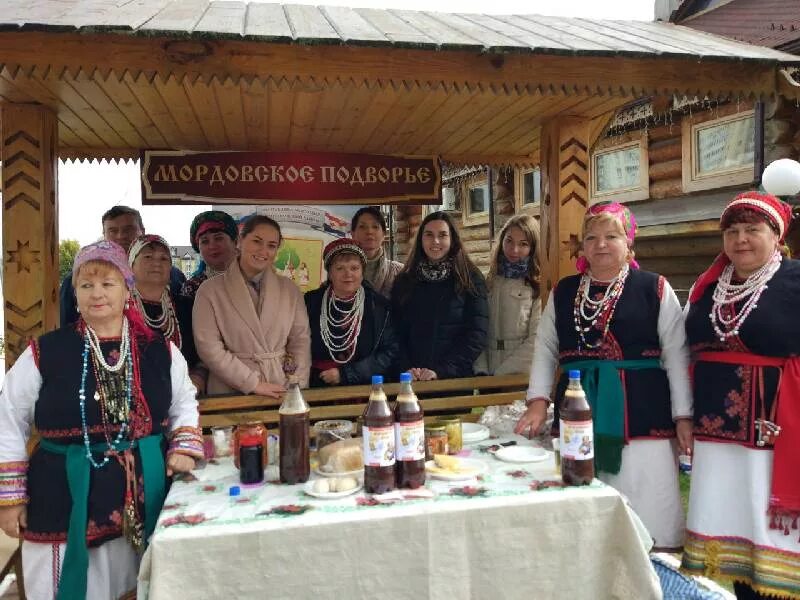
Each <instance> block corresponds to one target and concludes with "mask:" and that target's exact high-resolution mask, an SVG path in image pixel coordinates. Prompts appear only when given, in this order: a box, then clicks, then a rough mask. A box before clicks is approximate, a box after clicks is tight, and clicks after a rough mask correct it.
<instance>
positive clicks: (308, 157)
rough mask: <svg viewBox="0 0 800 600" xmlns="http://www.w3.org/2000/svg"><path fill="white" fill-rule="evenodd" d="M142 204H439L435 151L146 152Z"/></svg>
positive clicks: (143, 158)
mask: <svg viewBox="0 0 800 600" xmlns="http://www.w3.org/2000/svg"><path fill="white" fill-rule="evenodd" d="M140 164H141V175H142V204H292V203H295V202H297V203H302V204H404V203H409V204H439V203H440V200H439V198H440V190H441V169H440V167H439V160H438V158H437V157H433V156H422V157H420V156H393V155H380V154H344V153H329V152H189V151H181V150H144V151H142V153H141V163H140Z"/></svg>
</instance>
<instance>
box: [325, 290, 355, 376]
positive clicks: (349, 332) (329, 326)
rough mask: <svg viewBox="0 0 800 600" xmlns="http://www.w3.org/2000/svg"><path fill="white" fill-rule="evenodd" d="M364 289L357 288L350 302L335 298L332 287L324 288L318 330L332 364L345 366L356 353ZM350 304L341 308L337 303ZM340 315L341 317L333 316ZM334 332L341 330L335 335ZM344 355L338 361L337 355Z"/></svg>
mask: <svg viewBox="0 0 800 600" xmlns="http://www.w3.org/2000/svg"><path fill="white" fill-rule="evenodd" d="M364 298H365V294H364V288H363V287H359V288H358V291H357V292H356V294H355V296H353V298H352V299H351V300H343V299H341V298H337V297H336V294H334V293H333V290H332V286H328V287H326V288H325V292H324V293H323V295H322V310H321V311H320V315H319V329H320V335H321V336H322V343H323V344H325V347H326V348H327V349H328V352H329V353H330V355H331V358H332V359H333V360H334V362H336V363H338V364H340V365H345V364H347V363H348V362H350V359H352V358H353V355H354V354H355V353H356V345H357V343H358V334H359V333H361V319H362V318H363V316H364ZM340 302H341V303H345V304H348V303H349V304H350V306H349V307H343V306H342V304H339V303H340ZM336 314H340V315H341V317H338V318H337V317H336V316H334V315H336ZM335 330H342V333H341V334H337V333H335V332H334V331H335ZM342 352H344V353H346V356H347V358H345V359H340V358H339V353H342Z"/></svg>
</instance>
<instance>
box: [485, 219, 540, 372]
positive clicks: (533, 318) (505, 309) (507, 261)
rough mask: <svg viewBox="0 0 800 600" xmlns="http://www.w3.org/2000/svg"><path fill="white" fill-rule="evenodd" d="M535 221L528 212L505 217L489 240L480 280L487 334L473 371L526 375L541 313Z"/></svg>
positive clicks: (537, 235)
mask: <svg viewBox="0 0 800 600" xmlns="http://www.w3.org/2000/svg"><path fill="white" fill-rule="evenodd" d="M539 273H540V269H539V223H538V222H537V221H536V219H534V218H533V217H531V216H530V215H517V216H515V217H512V218H510V219H509V220H508V221H507V222H506V224H505V225H504V226H503V228H502V229H501V230H500V233H499V234H498V235H497V238H496V239H495V242H494V249H493V250H492V260H491V266H490V267H489V276H488V277H487V279H486V283H487V285H488V287H489V332H488V340H487V345H486V350H484V351H483V353H482V354H481V355H480V356H479V357H478V360H477V361H476V362H475V372H476V373H486V374H488V375H509V374H511V373H527V372H528V371H529V370H530V368H531V360H532V359H533V343H534V341H535V339H536V327H537V325H538V324H539V315H540V314H541V312H542V301H541V298H540V292H539Z"/></svg>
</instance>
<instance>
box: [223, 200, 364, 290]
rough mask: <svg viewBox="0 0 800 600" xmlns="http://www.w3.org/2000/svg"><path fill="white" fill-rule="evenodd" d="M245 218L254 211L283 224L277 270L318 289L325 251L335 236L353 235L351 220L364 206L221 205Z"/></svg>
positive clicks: (304, 287) (307, 287) (236, 216)
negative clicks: (323, 252) (351, 232)
mask: <svg viewBox="0 0 800 600" xmlns="http://www.w3.org/2000/svg"><path fill="white" fill-rule="evenodd" d="M213 208H214V210H222V211H224V212H227V213H228V214H229V215H231V216H232V217H233V218H234V219H236V221H237V222H241V221H243V220H244V219H246V218H247V217H249V216H251V215H255V214H258V215H266V216H268V217H270V218H272V219H275V220H276V221H277V222H278V223H279V224H280V226H281V233H282V235H283V243H282V244H281V247H280V249H279V250H278V254H277V255H276V257H275V270H276V272H277V273H279V274H280V275H283V276H284V277H288V278H289V279H291V280H292V281H294V282H295V283H296V284H297V286H298V287H299V288H300V290H301V291H303V292H307V291H309V290H314V289H316V288H318V287H319V286H320V284H321V283H322V282H323V281H325V279H326V275H325V269H324V267H323V265H322V251H323V250H324V248H325V246H326V245H327V244H328V243H329V242H332V241H333V240H335V239H337V238H340V237H345V236H347V235H350V221H351V219H352V218H353V215H354V214H355V213H356V211H357V210H358V209H359V208H361V207H360V206H349V205H336V206H308V205H236V206H231V205H218V206H214V207H213Z"/></svg>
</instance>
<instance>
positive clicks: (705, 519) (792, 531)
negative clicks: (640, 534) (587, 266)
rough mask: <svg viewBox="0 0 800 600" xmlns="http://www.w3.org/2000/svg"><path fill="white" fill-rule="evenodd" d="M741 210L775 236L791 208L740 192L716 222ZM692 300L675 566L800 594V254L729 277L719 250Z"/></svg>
mask: <svg viewBox="0 0 800 600" xmlns="http://www.w3.org/2000/svg"><path fill="white" fill-rule="evenodd" d="M741 208H749V209H751V210H755V211H757V212H759V213H762V214H763V215H764V216H765V217H766V218H767V219H768V221H769V222H771V223H772V224H774V225H775V226H776V229H778V230H779V233H780V238H781V240H783V237H784V235H785V232H786V230H787V229H788V225H789V221H790V219H791V209H790V208H789V207H788V205H786V204H784V203H782V202H780V201H779V200H778V199H777V198H775V197H773V196H768V195H761V194H755V193H746V194H742V195H740V196H739V197H737V199H735V200H734V201H733V202H732V203H731V204H730V205H728V207H727V208H726V210H725V213H723V218H724V217H725V214H726V213H727V212H728V211H730V210H732V209H741ZM734 218H735V217H734ZM689 302H690V304H689V305H688V310H687V319H686V330H687V334H688V338H689V343H690V346H691V350H692V353H693V363H692V364H693V385H694V398H695V411H694V415H695V417H694V423H695V427H694V437H695V445H694V461H693V467H692V490H691V497H690V500H689V518H688V527H687V529H688V531H687V540H686V548H685V553H684V556H683V568H684V569H685V570H687V571H689V572H691V573H696V574H705V575H707V576H710V577H724V578H727V579H732V580H734V581H737V582H741V583H744V584H747V585H749V586H751V587H752V588H753V589H754V590H755V591H756V592H757V593H759V594H764V595H767V596H769V597H775V598H800V529H798V518H800V359H798V358H797V357H798V356H800V321H798V320H797V319H796V318H792V316H793V315H795V314H796V311H797V306H798V305H800V262H799V261H795V260H787V259H783V258H782V257H781V255H780V254H779V253H778V252H776V253H775V254H774V255H773V256H772V258H771V259H770V260H768V261H767V263H766V264H765V265H764V266H763V267H762V268H761V269H759V270H757V271H756V272H755V273H753V274H751V275H750V276H749V277H748V278H747V279H746V280H745V281H736V279H735V275H734V270H733V265H732V264H730V261H729V259H728V257H727V256H726V255H724V254H721V255H720V256H719V257H717V259H716V260H715V262H714V263H713V264H712V266H711V267H710V268H709V270H708V271H706V272H705V273H704V274H703V275H701V276H700V278H699V279H698V281H697V283H695V285H694V287H693V289H692V292H691V294H690V298H689Z"/></svg>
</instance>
